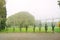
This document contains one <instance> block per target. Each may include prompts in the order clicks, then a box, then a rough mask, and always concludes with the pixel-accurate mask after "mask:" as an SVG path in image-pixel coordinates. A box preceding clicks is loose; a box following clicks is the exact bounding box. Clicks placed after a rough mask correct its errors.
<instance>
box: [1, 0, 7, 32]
mask: <svg viewBox="0 0 60 40" xmlns="http://www.w3.org/2000/svg"><path fill="white" fill-rule="evenodd" d="M5 4H6V3H5V0H0V31H1V30H3V29H5V24H6V23H5V22H6V6H5Z"/></svg>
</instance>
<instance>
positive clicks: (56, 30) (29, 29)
mask: <svg viewBox="0 0 60 40" xmlns="http://www.w3.org/2000/svg"><path fill="white" fill-rule="evenodd" d="M47 31H48V32H52V28H51V27H48V30H47ZM1 32H26V28H22V29H21V31H20V28H18V27H16V28H15V31H13V27H11V28H7V29H5V30H2V31H1ZM27 32H33V27H29V28H28V30H27ZM35 32H45V28H44V27H42V28H41V31H39V28H38V27H36V28H35ZM55 32H60V29H59V27H55Z"/></svg>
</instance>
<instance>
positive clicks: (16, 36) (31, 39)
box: [0, 33, 60, 40]
mask: <svg viewBox="0 0 60 40" xmlns="http://www.w3.org/2000/svg"><path fill="white" fill-rule="evenodd" d="M0 40H60V33H0Z"/></svg>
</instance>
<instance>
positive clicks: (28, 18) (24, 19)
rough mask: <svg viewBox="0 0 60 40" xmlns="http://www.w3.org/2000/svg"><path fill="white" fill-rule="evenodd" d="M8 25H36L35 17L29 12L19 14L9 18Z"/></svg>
mask: <svg viewBox="0 0 60 40" xmlns="http://www.w3.org/2000/svg"><path fill="white" fill-rule="evenodd" d="M6 23H7V25H11V26H24V27H25V26H26V25H32V24H34V23H35V19H34V16H33V15H31V14H30V13H29V12H23V11H22V12H18V13H16V14H14V15H12V16H10V17H8V18H7V22H6Z"/></svg>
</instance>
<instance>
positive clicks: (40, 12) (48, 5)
mask: <svg viewBox="0 0 60 40" xmlns="http://www.w3.org/2000/svg"><path fill="white" fill-rule="evenodd" d="M57 1H58V0H6V2H7V3H6V8H7V17H8V16H11V15H13V14H15V13H17V12H20V11H27V12H30V13H31V14H32V15H34V17H35V19H47V18H59V17H60V16H59V15H60V8H59V6H58V5H57V4H58V2H57Z"/></svg>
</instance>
